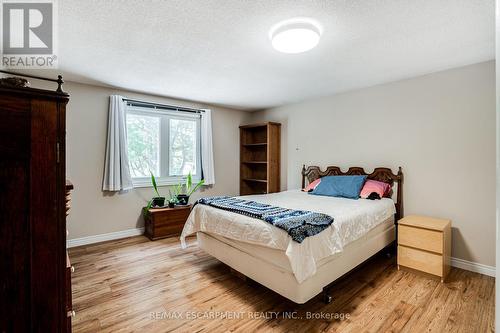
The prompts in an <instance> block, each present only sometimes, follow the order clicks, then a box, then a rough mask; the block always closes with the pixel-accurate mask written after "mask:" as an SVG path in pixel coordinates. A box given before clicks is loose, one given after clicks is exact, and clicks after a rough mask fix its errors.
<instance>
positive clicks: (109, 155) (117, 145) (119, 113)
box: [102, 95, 133, 191]
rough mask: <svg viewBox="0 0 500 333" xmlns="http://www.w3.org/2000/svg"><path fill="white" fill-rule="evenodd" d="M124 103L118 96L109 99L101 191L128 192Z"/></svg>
mask: <svg viewBox="0 0 500 333" xmlns="http://www.w3.org/2000/svg"><path fill="white" fill-rule="evenodd" d="M125 108H126V102H124V101H123V97H122V96H119V95H111V96H110V97H109V115H108V139H107V142H106V162H105V165H104V179H103V182H102V190H103V191H123V190H129V189H131V188H132V187H133V186H132V177H131V176H130V169H129V164H128V150H127V127H126V123H125Z"/></svg>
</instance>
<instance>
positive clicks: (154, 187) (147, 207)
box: [145, 171, 161, 213]
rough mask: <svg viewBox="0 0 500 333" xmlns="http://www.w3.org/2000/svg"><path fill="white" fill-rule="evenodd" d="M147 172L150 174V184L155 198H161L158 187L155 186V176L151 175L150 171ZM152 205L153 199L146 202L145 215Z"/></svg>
mask: <svg viewBox="0 0 500 333" xmlns="http://www.w3.org/2000/svg"><path fill="white" fill-rule="evenodd" d="M149 172H150V173H151V184H152V185H153V189H154V190H155V193H156V196H157V197H161V195H160V192H159V191H158V185H157V184H156V178H155V175H153V172H152V171H149ZM152 205H153V199H151V200H149V201H148V204H147V206H146V208H145V212H146V213H147V212H149V209H150V208H151V206H152Z"/></svg>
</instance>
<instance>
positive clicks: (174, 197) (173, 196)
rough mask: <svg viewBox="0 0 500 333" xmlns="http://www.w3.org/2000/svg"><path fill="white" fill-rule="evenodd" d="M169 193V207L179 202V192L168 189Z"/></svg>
mask: <svg viewBox="0 0 500 333" xmlns="http://www.w3.org/2000/svg"><path fill="white" fill-rule="evenodd" d="M168 193H169V196H170V197H169V199H168V207H169V208H174V207H175V205H176V204H178V203H179V200H178V199H177V194H176V193H175V191H174V192H172V191H171V190H168Z"/></svg>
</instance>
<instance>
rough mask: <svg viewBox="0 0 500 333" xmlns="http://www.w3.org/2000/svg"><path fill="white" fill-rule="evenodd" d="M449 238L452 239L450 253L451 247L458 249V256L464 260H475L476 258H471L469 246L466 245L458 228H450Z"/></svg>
mask: <svg viewBox="0 0 500 333" xmlns="http://www.w3.org/2000/svg"><path fill="white" fill-rule="evenodd" d="M451 239H452V253H453V248H455V249H460V252H461V253H460V254H459V255H460V257H461V258H463V259H464V260H468V261H473V262H475V261H476V259H475V258H472V254H471V252H470V249H469V247H468V246H467V242H466V241H465V238H464V236H463V235H462V233H461V232H460V229H458V228H456V227H452V228H451ZM455 257H458V255H457V253H455Z"/></svg>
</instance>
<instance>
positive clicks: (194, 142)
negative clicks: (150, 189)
mask: <svg viewBox="0 0 500 333" xmlns="http://www.w3.org/2000/svg"><path fill="white" fill-rule="evenodd" d="M126 123H127V143H128V156H129V163H130V173H131V175H132V180H133V182H134V186H136V187H141V186H150V185H151V174H150V172H153V174H154V175H155V177H156V178H157V182H158V184H159V185H171V184H177V183H179V182H181V181H182V179H183V178H184V177H185V176H186V175H188V174H189V172H191V174H192V175H193V179H195V180H199V179H200V178H201V164H200V160H201V158H200V115H199V114H195V113H189V112H180V111H167V110H161V109H151V108H144V107H137V106H127V113H126Z"/></svg>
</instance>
